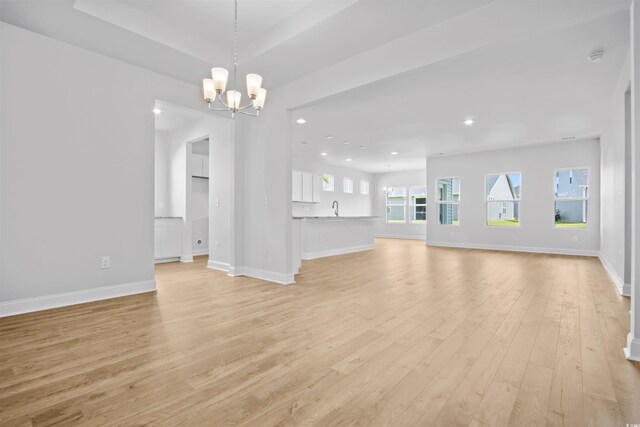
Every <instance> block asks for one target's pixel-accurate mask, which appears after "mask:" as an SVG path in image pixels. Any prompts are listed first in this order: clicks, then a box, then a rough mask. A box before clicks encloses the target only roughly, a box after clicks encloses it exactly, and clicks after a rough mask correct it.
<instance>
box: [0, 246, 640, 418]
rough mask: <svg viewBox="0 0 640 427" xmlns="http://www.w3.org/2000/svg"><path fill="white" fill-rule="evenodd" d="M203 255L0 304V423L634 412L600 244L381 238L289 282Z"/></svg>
mask: <svg viewBox="0 0 640 427" xmlns="http://www.w3.org/2000/svg"><path fill="white" fill-rule="evenodd" d="M204 267H205V259H204V258H198V259H197V260H196V262H194V263H193V264H180V263H174V264H165V265H159V266H157V281H158V292H157V293H155V294H145V295H138V296H132V297H125V298H119V299H113V300H108V301H102V302H96V303H90V304H84V305H79V306H75V307H69V308H64V309H57V310H50V311H46V312H40V313H34V314H29V315H22V316H15V317H12V318H5V319H0V425H3V426H4V425H38V426H39V425H53V424H60V425H75V424H78V425H141V424H153V425H168V426H176V425H195V426H224V425H246V426H270V425H281V426H284V425H287V426H297V425H320V426H330V425H379V426H384V425H386V426H405V425H406V426H416V425H425V426H432V425H442V426H455V425H510V426H524V425H538V426H539V425H566V426H583V425H592V426H624V425H625V424H626V423H640V368H639V365H638V364H637V363H633V362H629V361H627V360H626V359H625V358H624V357H623V354H622V347H623V346H624V344H625V336H626V333H627V330H628V325H629V313H628V311H629V303H628V300H626V299H625V298H623V297H621V296H619V295H618V293H617V291H616V289H615V286H614V285H613V283H612V282H611V281H610V279H609V278H608V276H607V274H606V272H605V270H604V269H603V267H602V265H601V264H600V262H599V261H598V260H597V259H596V258H583V257H566V256H553V255H541V254H522V253H506V252H490V251H479V250H458V249H447V248H427V247H425V246H424V243H423V242H419V241H403V240H387V239H380V240H378V241H377V242H376V249H375V250H373V251H369V252H364V253H357V254H351V255H345V256H340V257H331V258H324V259H319V260H314V261H307V262H305V263H304V266H303V268H302V272H301V274H300V275H299V276H298V277H297V281H298V283H297V284H296V285H293V286H281V285H275V284H272V283H266V282H262V281H260V280H255V279H249V278H231V277H228V276H226V275H225V274H224V273H222V272H219V271H215V270H208V269H206V268H204Z"/></svg>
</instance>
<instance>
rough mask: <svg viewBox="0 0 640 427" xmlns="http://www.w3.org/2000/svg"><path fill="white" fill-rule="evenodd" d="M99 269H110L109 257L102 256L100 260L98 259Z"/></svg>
mask: <svg viewBox="0 0 640 427" xmlns="http://www.w3.org/2000/svg"><path fill="white" fill-rule="evenodd" d="M100 268H101V269H103V270H104V269H106V268H111V257H110V256H103V257H102V258H100Z"/></svg>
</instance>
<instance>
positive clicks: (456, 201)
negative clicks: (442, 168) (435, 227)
mask: <svg viewBox="0 0 640 427" xmlns="http://www.w3.org/2000/svg"><path fill="white" fill-rule="evenodd" d="M437 201H438V224H444V225H458V224H459V223H460V220H459V215H460V178H440V179H439V180H438V199H437Z"/></svg>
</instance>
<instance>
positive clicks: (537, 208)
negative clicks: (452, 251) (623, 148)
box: [427, 140, 600, 255]
mask: <svg viewBox="0 0 640 427" xmlns="http://www.w3.org/2000/svg"><path fill="white" fill-rule="evenodd" d="M579 167H587V168H589V170H590V175H589V192H590V198H589V217H588V226H587V228H586V229H577V228H565V229H563V228H555V227H554V188H553V183H554V171H555V170H556V169H559V168H579ZM504 172H521V173H522V201H521V202H520V224H521V225H520V227H488V226H486V225H485V198H484V178H485V175H486V174H495V173H504ZM456 176H457V177H460V178H461V184H460V188H461V196H460V199H461V203H460V225H457V226H455V225H438V224H437V221H428V222H427V243H428V244H434V245H448V246H460V247H480V248H501V249H513V250H530V251H542V252H558V253H573V254H585V255H597V254H598V251H599V248H600V146H599V142H598V141H597V140H586V141H575V142H564V143H560V142H558V143H553V144H544V145H536V146H530V147H525V148H514V149H507V150H495V151H485V152H479V153H471V154H461V155H452V156H444V157H437V158H429V159H427V190H431V192H430V195H429V198H428V206H427V217H428V218H437V216H436V203H435V200H436V194H435V188H436V180H437V179H438V178H440V177H456Z"/></svg>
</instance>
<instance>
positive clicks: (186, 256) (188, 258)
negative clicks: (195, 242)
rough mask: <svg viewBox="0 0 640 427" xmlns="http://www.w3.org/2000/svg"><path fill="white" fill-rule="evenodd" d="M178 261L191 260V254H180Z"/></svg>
mask: <svg viewBox="0 0 640 427" xmlns="http://www.w3.org/2000/svg"><path fill="white" fill-rule="evenodd" d="M180 262H193V255H181V256H180Z"/></svg>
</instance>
